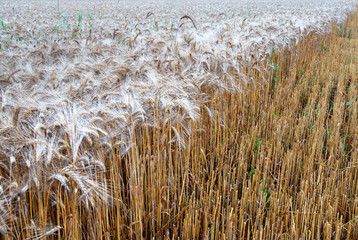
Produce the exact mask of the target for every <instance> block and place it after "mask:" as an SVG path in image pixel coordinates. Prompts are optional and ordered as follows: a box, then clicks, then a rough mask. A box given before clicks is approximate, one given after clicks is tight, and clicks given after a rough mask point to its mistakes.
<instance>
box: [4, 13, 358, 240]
mask: <svg viewBox="0 0 358 240" xmlns="http://www.w3.org/2000/svg"><path fill="white" fill-rule="evenodd" d="M154 16H155V14H150V13H149V12H148V13H147V14H145V15H144V16H143V19H145V18H147V19H151V18H152V17H154ZM182 18H183V19H181V20H182V21H184V19H185V18H188V19H187V20H191V22H192V23H193V25H194V21H193V19H192V18H191V17H190V16H188V17H182ZM179 23H180V22H179ZM178 25H179V24H178ZM186 25H189V24H185V25H182V26H180V25H179V27H178V29H177V30H178V31H175V32H173V33H172V35H170V36H175V35H176V34H178V32H180V30H181V29H182V28H185V26H186ZM195 27H196V26H195ZM74 33H76V32H74ZM107 33H108V37H109V38H110V39H113V38H116V36H117V35H119V34H120V33H117V32H116V31H113V30H112V31H108V32H107ZM71 34H72V33H71ZM89 34H90V35H89V36H85V37H82V40H83V41H82V43H78V44H79V45H80V44H93V46H91V47H89V48H87V50H86V51H90V52H85V53H84V54H85V55H86V54H88V55H96V56H97V55H101V54H102V55H103V54H104V55H106V54H108V53H111V54H112V53H113V49H111V46H112V47H113V45H111V44H110V45H109V46H106V45H99V46H102V49H100V48H98V49H97V50H98V51H96V50H95V48H96V47H98V45H96V43H94V41H95V40H94V38H95V36H94V32H89ZM91 34H93V35H91ZM189 36H191V35H190V34H189ZM184 37H185V35H183V38H184ZM86 39H89V40H88V41H86ZM140 39H142V40H141V41H144V40H143V38H141V37H140V36H138V35H136V36H131V38H130V39H127V40H125V44H127V45H126V47H128V48H131V43H133V44H134V43H135V42H136V41H138V40H140ZM63 41H64V42H66V41H67V40H63ZM153 41H154V40H153ZM68 42H69V47H68V49H71V50H75V49H76V48H75V47H74V45H76V44H77V43H76V42H75V41H73V40H71V41H70V40H68ZM195 42H197V41H194V43H195ZM194 43H193V44H194ZM156 44H159V45H160V44H163V43H156ZM170 44H171V43H170ZM227 44H228V43H227ZM184 45H185V44H184V43H183V44H182V45H178V46H175V45H171V47H172V49H174V50H172V51H173V52H175V51H177V52H180V51H181V50H182V49H184ZM228 45H229V44H228ZM194 47H195V46H194ZM199 47H200V46H199ZM203 48H204V49H205V47H203ZM64 49H65V48H63V47H60V46H58V45H54V46H52V47H51V49H50V48H49V49H47V50H43V51H44V52H48V53H51V54H53V55H52V56H50V57H48V56H46V55H44V54H43V52H41V51H37V50H36V51H33V52H30V53H29V55H28V58H29V59H30V60H29V61H31V62H32V63H34V61H39V64H40V65H41V61H45V64H49V63H47V62H46V61H52V60H54V59H57V61H56V62H57V63H60V64H59V66H57V67H58V69H65V70H67V72H63V73H56V74H53V72H56V69H55V68H54V69H50V70H48V69H47V72H43V73H44V74H47V75H46V77H45V78H48V77H50V76H53V75H56V76H57V77H58V75H61V77H58V78H59V79H60V80H61V81H57V80H56V79H54V80H53V81H52V82H51V81H50V83H51V84H54V85H56V84H61V82H63V81H67V83H70V84H68V87H66V85H65V84H64V86H62V88H61V89H62V90H61V91H63V92H62V93H64V94H62V95H61V94H57V93H56V91H58V89H60V87H58V86H54V85H51V87H50V88H51V89H52V90H51V91H49V90H48V89H49V86H44V85H41V83H39V84H37V85H36V86H37V87H42V88H38V89H30V90H31V91H25V90H26V87H29V88H31V86H33V82H34V81H37V80H38V79H41V78H42V77H41V68H40V70H39V71H33V70H32V68H31V67H30V66H28V67H27V68H26V70H25V71H24V72H18V71H17V70H16V69H12V70H11V68H9V71H8V72H5V73H4V74H3V75H1V78H0V84H3V85H1V86H2V87H3V88H4V89H5V88H6V92H2V96H1V103H2V106H1V110H2V114H0V120H1V121H0V123H1V125H0V126H1V128H0V135H1V139H0V183H1V185H0V186H1V189H0V190H1V191H0V194H1V195H0V239H45V238H49V239H141V238H143V239H153V238H154V239H300V238H301V239H357V238H358V218H357V215H358V198H357V194H358V128H357V127H356V126H358V97H357V96H358V76H357V73H358V67H357V61H358V59H357V58H358V14H357V13H356V14H354V15H352V16H350V17H349V18H348V20H347V21H346V23H345V24H344V25H342V26H341V27H340V28H338V30H337V28H336V26H333V31H332V32H331V33H329V34H326V35H320V34H315V33H313V32H312V33H310V34H309V35H308V36H306V37H305V38H304V39H302V40H301V41H300V42H299V43H298V44H297V45H291V46H290V48H287V49H286V50H283V51H280V52H278V53H275V52H272V54H267V55H266V56H265V57H263V58H262V59H258V58H257V59H256V58H255V57H254V56H250V62H245V61H243V62H241V63H240V64H241V65H240V66H239V67H237V68H234V67H231V68H228V69H227V72H223V71H219V70H217V68H216V65H215V64H213V62H215V61H219V62H225V61H226V60H227V59H225V58H221V57H220V56H224V55H220V54H219V53H217V52H214V53H211V54H210V53H208V54H207V55H208V57H207V58H206V60H205V61H206V62H205V64H203V67H202V68H201V67H199V70H198V72H196V74H198V75H195V76H200V74H199V73H201V72H200V71H204V70H203V69H206V70H208V69H209V70H210V71H212V73H211V75H207V76H204V77H203V79H201V80H200V79H199V80H198V79H197V78H196V81H195V82H193V81H190V76H193V74H192V72H190V71H193V69H190V68H188V69H189V70H188V71H189V73H188V72H186V73H185V71H184V70H185V69H184V70H183V69H182V68H184V67H185V66H187V67H188V65H190V63H191V62H194V60H193V59H190V56H188V55H185V53H183V56H184V55H185V56H187V59H185V58H184V57H183V59H184V60H183V62H182V63H180V64H179V63H178V65H179V67H178V66H175V65H174V64H173V65H171V63H168V65H165V66H163V67H160V66H159V65H158V63H156V64H153V65H149V67H148V69H147V71H143V69H142V70H140V67H141V66H142V65H143V66H144V65H145V64H147V63H148V61H145V60H143V61H142V62H141V64H142V65H140V66H139V67H138V66H135V64H134V63H136V62H135V61H136V60H133V61H132V60H131V62H130V64H128V62H127V63H126V62H118V61H119V60H118V59H110V58H109V59H106V60H103V62H102V59H101V61H98V62H94V63H93V62H91V60H93V59H87V58H86V61H87V62H86V61H85V63H88V62H91V65H90V67H88V66H86V64H85V63H81V62H80V61H78V64H77V65H74V66H66V67H62V66H61V57H60V56H61V55H62V56H65V57H66V58H68V59H70V58H71V56H72V55H71V54H74V53H72V52H71V51H69V52H62V53H61V51H65V50H64ZM79 49H80V47H79ZM157 50H158V51H160V48H158V49H157ZM78 51H79V50H78ZM168 51H169V50H168ZM170 54H174V53H172V52H170ZM200 54H201V53H200V51H198V55H200ZM4 55H5V54H4ZM86 56H87V55H86ZM210 56H212V57H210ZM6 57H7V58H8V59H16V58H17V56H16V55H15V56H10V55H9V54H7V55H6ZM134 58H135V57H133V59H134ZM14 61H15V60H14ZM195 61H196V60H195ZM15 62H16V61H15ZM105 64H108V65H105ZM230 64H233V65H234V61H232V62H230ZM154 65H155V66H154ZM204 65H205V66H204ZM46 67H48V66H47V65H46ZM131 67H134V68H135V70H133V69H131ZM177 67H178V68H177ZM86 68H90V69H91V71H92V70H93V73H91V74H93V75H88V78H87V79H86V78H82V77H83V75H86V74H84V73H83V72H86V70H85V69H86ZM168 68H170V71H171V72H174V73H175V75H176V76H180V75H184V77H178V78H177V79H174V80H173V82H170V84H168V83H167V82H165V83H164V81H166V80H168V79H166V78H165V77H163V76H164V74H167V72H165V71H167V70H168ZM153 69H155V71H154V70H153ZM160 69H162V71H163V72H162V73H161V72H160V71H161V70H160ZM10 70H11V71H10ZM196 70H197V69H196ZM51 71H52V72H51ZM136 71H137V72H139V73H140V74H142V75H139V77H144V75H145V81H143V82H135V81H132V82H130V84H127V85H125V86H122V85H121V84H122V83H123V82H121V81H124V79H125V78H126V77H127V76H128V75H130V76H131V77H133V78H134V76H136V75H135V74H136ZM97 72H99V73H98V74H97ZM143 72H144V73H145V74H143ZM183 72H184V73H183ZM158 73H161V74H162V75H161V76H162V77H160V76H158ZM190 73H191V74H192V75H190ZM37 74H39V75H37ZM94 75H95V76H97V77H98V78H100V80H101V81H103V82H101V81H98V82H96V81H93V78H94V77H93V76H94ZM79 76H81V78H80V77H79ZM112 76H116V77H117V78H118V81H115V82H114V83H113V81H112V80H113V77H112ZM218 76H219V77H220V78H217V77H218ZM137 77H138V76H137ZM212 77H213V78H215V79H214V80H211V78H212ZM79 78H80V79H81V81H79V82H78V83H77V81H76V80H78V79H79ZM243 78H244V79H246V81H242V79H243ZM219 79H220V81H218V80H219ZM62 80H63V81H62ZM197 80H198V81H197ZM168 81H169V80H168ZM48 83H49V82H46V84H48ZM233 83H240V87H239V88H231V86H232V85H233ZM96 84H97V85H96ZM136 84H137V85H141V84H144V85H142V86H138V88H136ZM152 85H157V86H169V89H161V88H160V87H158V88H154V89H150V94H146V92H147V90H148V89H149V88H151V86H152ZM114 87H118V89H121V91H122V92H121V91H110V90H111V89H112V88H114ZM126 88H127V90H128V89H129V90H128V92H130V93H131V94H132V95H131V94H129V93H128V92H125V91H124V89H126ZM146 88H148V89H146ZM162 88H164V87H162ZM131 89H139V90H140V92H134V91H132V92H131ZM243 89H244V91H243ZM153 92H154V93H158V92H159V93H160V94H159V95H155V94H153ZM29 93H31V95H29ZM93 93H96V94H97V93H103V94H97V95H96V94H93ZM134 95H137V96H142V98H137V97H134ZM19 96H20V97H19ZM68 96H72V99H66V97H68ZM151 96H155V97H152V98H151ZM157 96H159V97H157ZM51 97H52V98H53V99H55V100H53V99H52V100H51V101H50V100H48V99H49V98H51ZM39 102H41V103H42V105H41V106H38V103H39ZM89 102H90V104H89ZM24 103H26V104H24ZM74 103H75V104H74ZM59 104H60V105H59Z"/></svg>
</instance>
